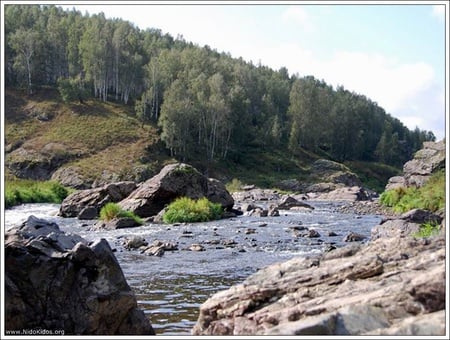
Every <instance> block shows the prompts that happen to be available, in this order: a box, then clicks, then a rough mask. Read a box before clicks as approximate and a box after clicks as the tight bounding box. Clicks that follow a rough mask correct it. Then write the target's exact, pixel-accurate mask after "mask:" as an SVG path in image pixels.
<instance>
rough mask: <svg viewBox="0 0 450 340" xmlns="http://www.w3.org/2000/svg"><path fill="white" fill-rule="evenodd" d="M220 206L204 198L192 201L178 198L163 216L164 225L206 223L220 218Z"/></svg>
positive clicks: (186, 198)
mask: <svg viewBox="0 0 450 340" xmlns="http://www.w3.org/2000/svg"><path fill="white" fill-rule="evenodd" d="M222 212H223V211H222V206H221V205H220V204H218V203H212V202H210V201H209V200H208V199H207V198H206V197H204V198H200V199H198V200H193V199H191V198H188V197H180V198H177V199H176V200H175V201H173V202H172V203H171V204H169V206H168V207H167V210H166V212H165V213H164V215H163V221H164V222H165V223H176V222H188V223H194V222H207V221H212V220H217V219H220V218H221V217H222Z"/></svg>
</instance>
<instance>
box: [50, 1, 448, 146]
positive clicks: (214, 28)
mask: <svg viewBox="0 0 450 340" xmlns="http://www.w3.org/2000/svg"><path fill="white" fill-rule="evenodd" d="M61 3H62V2H58V4H61ZM69 3H70V5H65V6H62V7H63V8H65V9H72V8H73V7H75V8H76V9H77V10H79V11H81V12H82V13H83V14H84V13H86V12H87V13H89V14H94V13H99V12H103V13H104V14H105V16H106V17H107V18H122V19H124V20H127V21H130V22H132V23H134V24H135V25H136V26H137V27H139V28H140V29H146V28H157V29H160V30H161V31H162V32H163V33H164V34H165V33H169V34H170V35H172V36H173V37H174V38H176V37H178V36H182V37H183V38H184V39H185V40H186V41H188V42H193V43H194V44H198V45H199V46H204V45H208V46H209V47H211V48H212V49H215V50H217V51H218V52H226V53H230V54H231V56H233V57H236V58H239V57H242V58H243V59H244V60H246V61H252V62H253V63H254V64H256V65H257V64H259V63H261V64H262V65H266V66H269V67H271V68H273V69H275V70H278V69H279V68H281V67H286V68H287V69H288V71H289V73H290V74H298V75H299V76H306V75H313V76H314V77H316V78H318V79H323V80H324V81H325V82H326V83H328V84H329V85H332V86H334V87H336V86H338V85H342V86H343V87H344V88H345V89H347V90H350V91H354V92H356V93H358V94H363V95H365V96H367V97H368V98H370V99H371V100H372V101H374V102H377V103H378V105H380V106H381V107H383V108H384V109H385V110H386V112H387V113H389V114H391V115H392V116H394V117H396V118H398V119H399V120H400V121H402V122H403V124H404V125H406V126H407V127H408V128H410V129H415V128H416V127H419V128H420V129H421V130H427V131H433V133H434V134H435V136H436V138H437V139H438V140H440V139H442V138H443V137H444V136H445V132H446V105H445V103H446V97H445V93H446V91H445V89H446V82H448V80H447V79H446V77H445V70H446V66H447V67H448V51H447V55H446V46H445V37H446V32H447V34H448V22H447V28H446V20H445V18H446V16H445V14H447V18H448V5H447V6H446V5H445V3H446V2H444V1H441V2H439V1H435V2H431V4H430V2H428V1H427V2H421V3H417V2H404V1H402V2H398V3H394V4H393V2H392V1H391V2H390V4H387V5H380V4H379V2H378V3H376V2H375V3H370V2H369V3H368V2H363V3H358V2H353V1H352V2H347V3H342V2H341V3H336V2H321V1H316V2H312V3H311V2H309V3H308V4H305V3H307V2H305V1H303V2H302V1H285V2H283V1H273V2H270V1H269V2H268V1H264V2H261V1H260V2H257V1H246V2H244V1H231V2H230V1H222V2H218V1H209V2H206V3H205V2H198V1H197V2H191V3H189V4H186V3H185V2H180V1H178V2H173V1H172V2H170V1H169V2H167V1H166V2H162V1H159V2H156V1H147V2H143V1H137V2H136V1H135V2H133V1H131V2H130V1H129V2H116V1H110V2H108V1H97V2H95V5H93V4H92V3H91V4H89V5H87V4H85V2H83V3H81V2H78V3H76V2H69ZM447 20H448V19H447ZM446 30H447V31H446ZM447 49H448V48H447ZM447 86H448V84H447ZM447 103H448V98H447ZM447 114H448V104H447Z"/></svg>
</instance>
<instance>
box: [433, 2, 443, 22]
mask: <svg viewBox="0 0 450 340" xmlns="http://www.w3.org/2000/svg"><path fill="white" fill-rule="evenodd" d="M431 15H432V16H434V17H436V18H438V19H439V20H442V21H444V20H445V5H433V6H432V12H431Z"/></svg>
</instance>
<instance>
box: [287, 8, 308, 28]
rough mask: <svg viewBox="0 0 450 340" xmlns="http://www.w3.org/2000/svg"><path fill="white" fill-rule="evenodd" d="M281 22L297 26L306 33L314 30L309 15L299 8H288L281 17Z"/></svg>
mask: <svg viewBox="0 0 450 340" xmlns="http://www.w3.org/2000/svg"><path fill="white" fill-rule="evenodd" d="M282 20H283V21H284V22H286V23H289V22H291V23H295V24H298V25H300V26H301V27H302V28H303V29H304V30H306V31H308V32H310V31H312V30H313V29H314V25H313V22H312V20H311V18H310V16H309V14H308V13H307V12H306V10H305V9H304V8H302V7H299V6H290V7H288V8H287V9H286V10H285V11H284V13H283V15H282Z"/></svg>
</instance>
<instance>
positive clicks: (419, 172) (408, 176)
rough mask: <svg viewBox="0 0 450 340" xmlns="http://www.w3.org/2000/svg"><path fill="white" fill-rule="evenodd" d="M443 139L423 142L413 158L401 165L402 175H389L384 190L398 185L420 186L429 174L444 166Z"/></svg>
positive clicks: (444, 151)
mask: <svg viewBox="0 0 450 340" xmlns="http://www.w3.org/2000/svg"><path fill="white" fill-rule="evenodd" d="M445 153H446V150H445V139H443V140H441V141H439V142H424V143H423V148H422V149H420V150H419V151H417V152H416V153H415V155H414V158H413V159H412V160H410V161H408V162H406V163H405V164H404V165H403V176H394V177H391V178H390V179H389V181H388V183H387V185H386V187H385V190H391V189H395V188H398V187H411V186H415V187H421V186H423V185H424V184H425V183H426V182H427V181H428V179H429V178H430V176H431V175H432V174H433V173H434V172H436V171H438V170H439V169H443V168H444V167H445V157H446V154H445Z"/></svg>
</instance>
